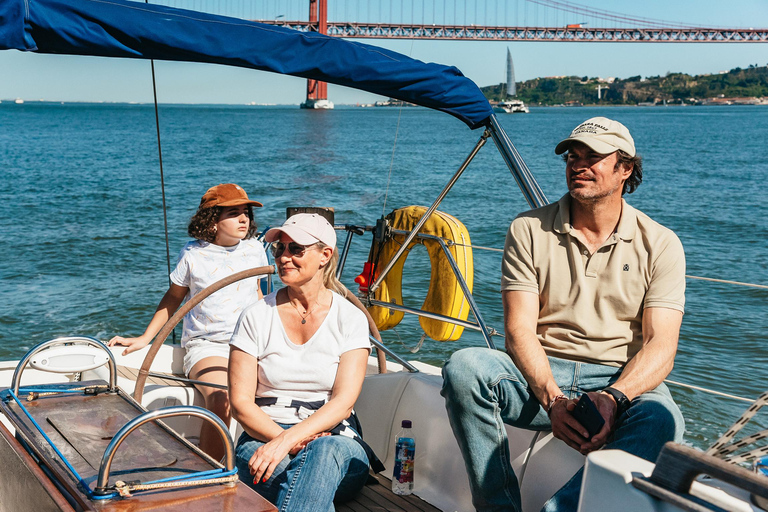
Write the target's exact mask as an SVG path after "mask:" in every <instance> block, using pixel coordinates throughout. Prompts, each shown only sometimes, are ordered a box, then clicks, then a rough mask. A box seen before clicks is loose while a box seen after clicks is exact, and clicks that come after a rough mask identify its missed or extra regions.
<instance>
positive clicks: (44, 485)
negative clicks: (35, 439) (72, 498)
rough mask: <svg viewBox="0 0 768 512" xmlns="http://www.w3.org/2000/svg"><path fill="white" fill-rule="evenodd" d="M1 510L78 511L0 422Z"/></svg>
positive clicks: (20, 511) (19, 511) (7, 511)
mask: <svg viewBox="0 0 768 512" xmlns="http://www.w3.org/2000/svg"><path fill="white" fill-rule="evenodd" d="M0 460H2V461H3V463H2V465H0V511H1V512H32V511H35V512H49V511H51V512H52V511H56V512H74V509H73V508H72V507H71V506H70V505H69V503H67V500H66V499H65V498H64V496H63V495H62V494H61V493H60V492H59V490H58V489H56V486H54V485H53V483H51V481H50V480H48V477H47V476H45V473H43V470H42V469H40V466H38V465H37V463H36V462H35V461H34V459H32V456H30V455H29V454H28V453H27V452H26V450H24V448H23V447H22V446H21V444H20V443H19V442H18V441H17V440H16V438H14V437H13V435H12V434H11V433H10V432H9V431H8V429H6V428H5V425H3V424H2V423H0Z"/></svg>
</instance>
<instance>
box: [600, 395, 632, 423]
mask: <svg viewBox="0 0 768 512" xmlns="http://www.w3.org/2000/svg"><path fill="white" fill-rule="evenodd" d="M602 392H603V393H608V394H609V395H611V396H612V397H613V399H614V400H616V418H618V417H619V416H621V415H622V414H624V412H625V411H626V410H627V409H629V404H630V402H629V398H627V395H625V394H624V393H622V392H621V391H619V390H618V389H614V388H612V387H607V388H605V389H603V391H602Z"/></svg>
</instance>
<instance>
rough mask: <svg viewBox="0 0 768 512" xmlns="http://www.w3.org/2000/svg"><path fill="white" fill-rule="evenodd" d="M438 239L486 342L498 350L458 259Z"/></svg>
mask: <svg viewBox="0 0 768 512" xmlns="http://www.w3.org/2000/svg"><path fill="white" fill-rule="evenodd" d="M435 238H436V239H437V242H438V243H439V244H440V247H441V248H442V249H443V252H444V253H445V255H446V256H447V257H448V263H450V265H451V268H452V269H453V273H454V274H455V275H456V280H457V281H458V282H459V286H461V291H463V292H464V298H466V299H467V302H468V303H469V308H470V309H471V310H472V314H473V315H475V320H476V321H477V325H479V326H480V332H482V333H483V338H485V343H486V344H487V345H488V348H490V349H493V350H496V345H494V344H493V340H492V339H491V335H490V333H489V332H488V328H487V327H486V325H485V321H484V320H483V315H481V314H480V309H479V308H478V307H477V303H476V302H475V298H474V297H472V292H470V291H469V286H468V285H467V282H466V281H465V280H464V277H463V276H462V275H461V271H460V270H459V266H458V265H457V264H456V260H454V259H453V256H451V253H450V251H449V250H448V246H447V245H445V242H444V241H443V239H442V238H440V237H435Z"/></svg>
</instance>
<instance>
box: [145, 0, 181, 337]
mask: <svg viewBox="0 0 768 512" xmlns="http://www.w3.org/2000/svg"><path fill="white" fill-rule="evenodd" d="M144 3H145V4H148V3H149V0H144ZM149 63H150V67H151V68H152V95H153V97H154V100H155V129H156V133H157V154H158V158H159V161H160V192H161V194H162V196H163V227H164V230H165V261H166V265H167V267H168V274H167V275H168V286H170V285H171V247H170V244H169V242H168V210H167V205H166V202H165V174H164V172H163V147H162V145H161V144H160V113H159V111H158V108H157V81H156V79H155V59H150V61H149ZM172 334H173V343H176V330H175V329H174V330H173V331H172Z"/></svg>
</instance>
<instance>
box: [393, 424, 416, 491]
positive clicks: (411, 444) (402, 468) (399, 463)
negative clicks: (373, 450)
mask: <svg viewBox="0 0 768 512" xmlns="http://www.w3.org/2000/svg"><path fill="white" fill-rule="evenodd" d="M411 427H412V424H411V420H403V423H402V428H401V429H400V432H398V433H397V436H395V469H394V471H393V472H392V492H393V493H395V494H399V495H401V496H405V495H408V494H411V493H412V492H413V459H414V455H415V452H416V441H414V439H413V432H412V431H411Z"/></svg>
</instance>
